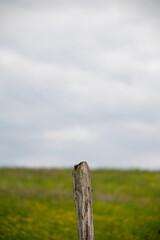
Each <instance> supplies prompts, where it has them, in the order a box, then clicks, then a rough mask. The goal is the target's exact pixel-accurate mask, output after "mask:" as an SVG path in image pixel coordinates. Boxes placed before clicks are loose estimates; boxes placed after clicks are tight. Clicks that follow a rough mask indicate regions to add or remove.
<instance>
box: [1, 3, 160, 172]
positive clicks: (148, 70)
mask: <svg viewBox="0 0 160 240" xmlns="http://www.w3.org/2000/svg"><path fill="white" fill-rule="evenodd" d="M159 9H160V1H157V0H152V1H149V0H141V1H138V0H135V1H126V0H121V1H118V0H115V1H113V0H112V1H109V0H107V1H103V0H99V1H98V0H97V1H96V0H95V1H94V0H93V1H89V0H88V1H83V0H82V1H64V0H60V1H54V0H53V1H50V0H46V1H42V0H28V1H24V0H23V1H22V0H21V1H20V0H12V1H11V0H6V1H0V112H1V114H0V166H12V167H15V166H16V167H17V166H18V167H19V166H26V167H71V166H73V165H74V164H76V163H78V162H80V161H87V162H88V163H89V165H90V167H91V168H103V167H105V168H122V169H125V168H141V169H149V170H153V169H160V147H159V145H160V47H159V43H160V31H159V28H160V15H159Z"/></svg>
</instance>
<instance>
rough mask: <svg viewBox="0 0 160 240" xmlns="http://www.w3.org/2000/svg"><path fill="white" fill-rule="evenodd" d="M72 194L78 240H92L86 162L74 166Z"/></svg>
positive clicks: (89, 185)
mask: <svg viewBox="0 0 160 240" xmlns="http://www.w3.org/2000/svg"><path fill="white" fill-rule="evenodd" d="M73 192H74V200H75V206H76V213H77V223H78V240H94V230H93V211H92V189H91V179H90V170H89V167H88V164H87V163H86V162H81V163H80V164H78V165H75V166H74V170H73Z"/></svg>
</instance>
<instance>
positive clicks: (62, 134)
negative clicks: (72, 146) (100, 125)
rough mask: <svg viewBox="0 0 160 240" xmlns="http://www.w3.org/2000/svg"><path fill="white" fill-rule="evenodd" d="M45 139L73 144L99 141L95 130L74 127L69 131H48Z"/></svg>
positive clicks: (68, 129)
mask: <svg viewBox="0 0 160 240" xmlns="http://www.w3.org/2000/svg"><path fill="white" fill-rule="evenodd" d="M44 137H45V138H46V139H48V140H51V141H53V142H55V143H56V142H57V143H59V142H62V143H67V142H73V143H75V142H76V143H84V144H85V143H88V142H92V141H95V140H98V134H97V133H95V132H94V131H93V130H90V129H88V128H85V127H80V126H78V127H72V128H67V129H60V130H54V131H46V132H45V133H44Z"/></svg>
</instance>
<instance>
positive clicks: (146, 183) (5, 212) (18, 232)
mask: <svg viewBox="0 0 160 240" xmlns="http://www.w3.org/2000/svg"><path fill="white" fill-rule="evenodd" d="M91 179H92V189H93V215H94V232H95V240H118V239H121V240H131V239H134V240H158V239H160V171H155V172H149V171H138V170H132V171H131V170H126V171H122V170H94V171H91ZM42 239H43V240H62V239H63V240H71V239H72V240H77V239H78V235H77V220H76V212H75V205H74V198H73V190H72V170H71V169H66V170H64V169H61V170H60V169H37V170H36V169H5V168H4V169H2V168H1V169H0V240H42Z"/></svg>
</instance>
